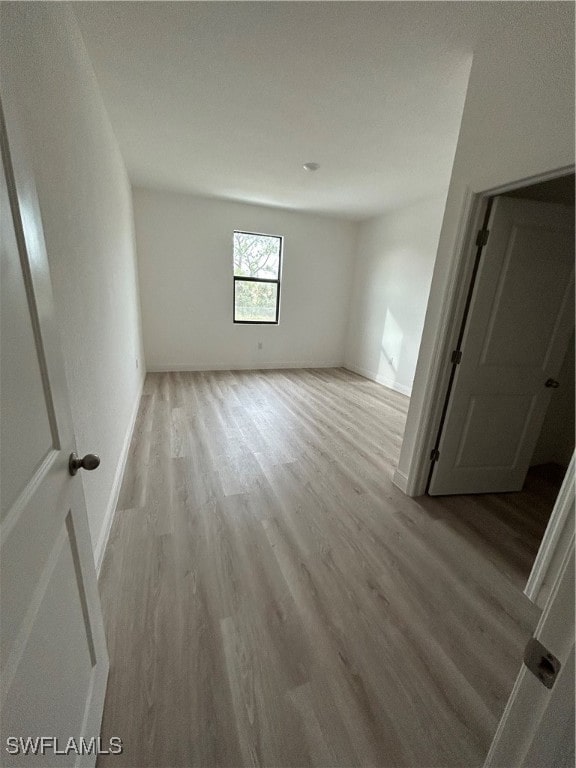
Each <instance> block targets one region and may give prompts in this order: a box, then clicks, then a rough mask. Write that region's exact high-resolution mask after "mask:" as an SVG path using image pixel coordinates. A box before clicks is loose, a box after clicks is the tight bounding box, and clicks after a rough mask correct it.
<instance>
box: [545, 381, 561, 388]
mask: <svg viewBox="0 0 576 768" xmlns="http://www.w3.org/2000/svg"><path fill="white" fill-rule="evenodd" d="M544 386H545V387H551V388H552V389H558V387H559V386H560V382H559V381H556V379H546V383H545V384H544Z"/></svg>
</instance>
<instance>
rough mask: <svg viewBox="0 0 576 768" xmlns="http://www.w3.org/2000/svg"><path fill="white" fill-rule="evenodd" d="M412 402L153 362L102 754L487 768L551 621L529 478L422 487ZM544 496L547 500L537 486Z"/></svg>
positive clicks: (122, 532) (353, 381) (301, 375)
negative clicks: (444, 493)
mask: <svg viewBox="0 0 576 768" xmlns="http://www.w3.org/2000/svg"><path fill="white" fill-rule="evenodd" d="M407 405H408V400H407V398H405V397H403V396H401V395H398V394H395V393H393V392H390V391H389V390H387V389H385V388H384V387H381V386H379V385H378V384H374V383H372V382H370V381H367V380H365V379H362V378H360V377H358V376H356V375H354V374H352V373H349V372H347V371H344V370H342V369H332V370H298V371H293V370H282V371H260V372H215V373H168V374H151V375H149V376H148V377H147V380H146V383H145V390H144V395H143V397H142V403H141V407H140V411H139V415H138V420H137V425H136V429H135V435H134V439H133V442H132V446H131V450H130V456H129V461H128V466H127V470H126V475H125V478H124V483H123V487H122V490H121V494H120V499H119V504H118V512H117V514H116V518H115V521H114V524H113V529H112V533H111V538H110V542H109V545H108V548H107V551H106V556H105V561H104V565H103V568H102V573H101V578H100V587H101V594H102V602H103V608H104V614H105V621H106V627H107V635H108V647H109V651H110V658H111V671H110V679H109V684H108V692H107V698H106V705H105V711H104V721H103V731H102V735H103V737H104V738H108V737H110V736H112V735H115V736H119V737H120V738H122V739H123V742H124V747H125V749H124V753H123V755H121V756H112V757H109V758H101V759H100V762H99V765H100V766H106V768H108V766H115V767H118V768H120V766H135V767H137V768H145V766H153V767H154V768H169V767H176V766H186V767H187V768H191V767H192V766H230V767H234V768H239V767H240V766H253V765H254V766H283V767H284V768H295V767H296V766H419V767H424V766H426V767H428V768H429V767H431V766H462V767H466V768H469V767H470V766H480V765H482V763H483V759H484V756H485V754H486V751H487V749H488V746H489V744H490V742H491V739H492V736H493V733H494V731H495V728H496V724H497V722H498V720H499V717H500V714H501V712H502V710H503V708H504V705H505V703H506V700H507V698H508V695H509V693H510V691H511V689H512V685H513V682H514V679H515V677H516V674H517V672H518V669H519V667H520V662H521V657H522V652H523V648H524V645H525V643H526V641H527V639H528V637H529V635H530V633H531V629H532V628H533V626H534V625H535V622H536V619H537V611H536V609H535V608H534V607H533V606H532V605H531V604H530V603H529V601H528V600H527V599H526V598H525V597H524V596H523V595H522V593H521V588H522V586H523V584H524V583H525V581H526V577H527V575H528V572H529V569H530V565H531V562H532V560H533V558H534V555H535V553H536V550H537V547H538V543H539V539H540V537H541V535H542V532H543V529H544V526H545V523H546V515H547V513H549V507H548V506H547V502H546V501H543V500H541V498H540V497H541V496H542V494H541V485H542V483H540V482H538V481H537V480H536V481H535V488H534V489H530V488H529V489H528V491H527V492H526V493H522V494H509V495H502V494H500V495H498V496H492V497H488V496H482V497H480V496H477V497H451V498H435V499H432V498H421V499H409V498H407V497H406V496H404V495H403V494H402V493H401V492H400V491H399V490H398V489H396V488H395V487H394V486H393V484H392V474H393V471H394V466H395V463H396V461H397V458H398V453H399V448H400V443H401V438H402V431H403V428H404V420H405V414H406V410H407ZM528 502H530V503H528Z"/></svg>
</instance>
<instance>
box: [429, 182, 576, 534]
mask: <svg viewBox="0 0 576 768" xmlns="http://www.w3.org/2000/svg"><path fill="white" fill-rule="evenodd" d="M451 366H452V369H451V372H450V378H449V381H448V385H447V391H446V397H445V400H444V404H443V410H442V414H441V418H440V422H439V428H438V433H437V437H436V443H435V446H434V450H433V451H432V455H431V457H430V458H431V464H430V471H429V476H428V484H427V492H428V494H429V495H431V496H436V495H446V494H449V495H451V494H493V493H507V492H517V491H523V493H524V497H523V498H525V500H526V504H528V505H532V506H533V505H534V504H540V503H541V504H542V505H544V509H545V511H546V510H547V513H546V519H547V517H549V516H550V514H551V513H552V509H553V507H554V502H555V500H556V498H557V496H558V493H559V490H560V487H561V485H562V482H563V480H564V476H565V473H566V470H567V467H568V465H569V463H570V459H571V457H572V454H573V452H574V399H575V394H574V174H573V173H572V174H569V175H565V176H561V177H558V178H555V179H551V180H547V181H544V182H541V183H537V184H532V185H530V186H527V187H523V188H520V189H515V190H512V191H508V192H505V193H503V194H500V195H495V196H492V197H488V198H486V199H485V213H484V218H483V223H482V227H481V228H480V230H479V232H478V236H477V240H476V253H475V263H474V267H473V269H472V272H471V278H470V281H469V285H468V288H467V296H466V301H465V305H464V311H463V314H462V323H461V327H460V330H459V333H458V337H457V342H456V344H455V348H454V351H453V353H452V357H451Z"/></svg>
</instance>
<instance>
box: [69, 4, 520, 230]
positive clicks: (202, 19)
mask: <svg viewBox="0 0 576 768" xmlns="http://www.w3.org/2000/svg"><path fill="white" fill-rule="evenodd" d="M501 5H505V4H501V3H482V2H480V3H476V2H446V3H445V2H438V3H436V2H396V3H394V2H366V3H364V2H363V3H358V2H344V3H329V2H318V3H315V2H311V3H306V2H279V3H272V2H266V3H258V2H256V3H252V2H214V3H212V2H175V3H172V2H127V3H124V2H82V3H77V4H76V5H75V12H76V15H77V18H78V21H79V24H80V27H81V30H82V33H83V36H84V39H85V42H86V46H87V48H88V52H89V55H90V57H91V59H92V62H93V64H94V68H95V71H96V76H97V78H98V81H99V84H100V87H101V90H102V95H103V97H104V101H105V103H106V106H107V109H108V111H109V114H110V118H111V121H112V125H113V127H114V130H115V132H116V135H117V138H118V141H119V143H120V147H121V150H122V153H123V156H124V159H125V161H126V165H127V168H128V172H129V174H130V178H131V179H132V182H133V183H134V184H138V185H143V186H152V187H162V188H169V189H174V190H180V191H187V192H191V193H194V194H199V195H208V196H216V197H223V198H228V199H234V200H242V201H247V202H254V203H259V204H264V205H273V206H281V207H285V208H291V209H299V210H308V211H315V212H321V213H328V214H332V215H337V216H344V217H347V218H354V219H361V218H366V217H368V216H372V215H375V214H378V213H381V212H382V211H384V210H386V209H389V208H394V207H398V206H400V205H404V204H407V203H409V202H412V201H415V200H418V199H421V198H423V197H426V196H429V195H432V194H438V193H441V192H443V191H445V190H446V188H447V185H448V181H449V177H450V171H451V166H452V159H453V156H454V150H455V146H456V140H457V136H458V129H459V125H460V117H461V114H462V108H463V103H464V96H465V90H466V85H467V79H468V73H469V67H470V61H471V52H472V50H473V48H474V45H475V44H476V42H477V41H478V39H479V37H480V36H481V35H483V34H484V32H485V30H488V29H489V28H490V25H491V24H493V23H494V14H495V13H496V12H497V7H498V6H501ZM512 5H516V3H513V4H512ZM495 7H496V8H495ZM306 161H315V162H318V163H320V165H321V168H320V170H319V171H317V172H316V173H307V172H306V171H304V170H303V169H302V164H303V163H304V162H306Z"/></svg>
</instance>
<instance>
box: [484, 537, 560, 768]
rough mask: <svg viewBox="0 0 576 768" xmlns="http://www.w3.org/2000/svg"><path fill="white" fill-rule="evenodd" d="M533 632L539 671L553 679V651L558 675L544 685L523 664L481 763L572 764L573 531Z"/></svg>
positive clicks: (515, 767) (545, 767) (493, 766)
mask: <svg viewBox="0 0 576 768" xmlns="http://www.w3.org/2000/svg"><path fill="white" fill-rule="evenodd" d="M534 637H535V639H536V640H538V641H539V643H540V644H541V645H542V646H543V648H542V652H543V653H542V655H541V654H540V651H538V653H537V654H535V655H533V657H532V658H533V661H534V662H536V663H537V666H536V669H537V671H538V672H539V673H540V674H543V675H544V676H545V677H548V680H549V684H550V683H551V682H552V680H551V678H550V672H551V670H552V665H551V662H550V660H549V658H548V654H552V656H553V657H554V659H553V661H554V663H555V664H556V662H559V663H560V665H561V666H560V669H559V671H558V672H557V678H556V680H555V682H554V683H553V685H552V687H551V688H548V687H546V686H545V685H543V683H542V682H541V681H540V680H539V679H538V677H536V676H535V675H534V674H533V673H532V672H531V671H530V670H529V669H528V667H527V666H526V663H524V664H523V665H522V667H521V669H520V672H519V674H518V677H517V679H516V683H515V685H514V688H513V690H512V693H511V695H510V699H509V700H508V704H507V705H506V709H505V710H504V714H503V715H502V719H501V720H500V724H499V726H498V730H497V731H496V735H495V737H494V741H493V742H492V746H491V748H490V751H489V753H488V756H487V758H486V762H485V764H484V768H573V766H574V536H572V537H571V541H570V542H569V543H568V546H567V547H566V553H565V556H564V560H563V563H562V567H561V568H560V571H559V575H558V578H557V580H556V582H555V584H554V587H553V589H552V592H551V594H550V596H549V597H548V600H547V601H546V605H545V607H544V612H543V613H542V616H541V618H540V621H539V622H538V626H537V627H536V629H535V631H534ZM531 666H532V665H531Z"/></svg>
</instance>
